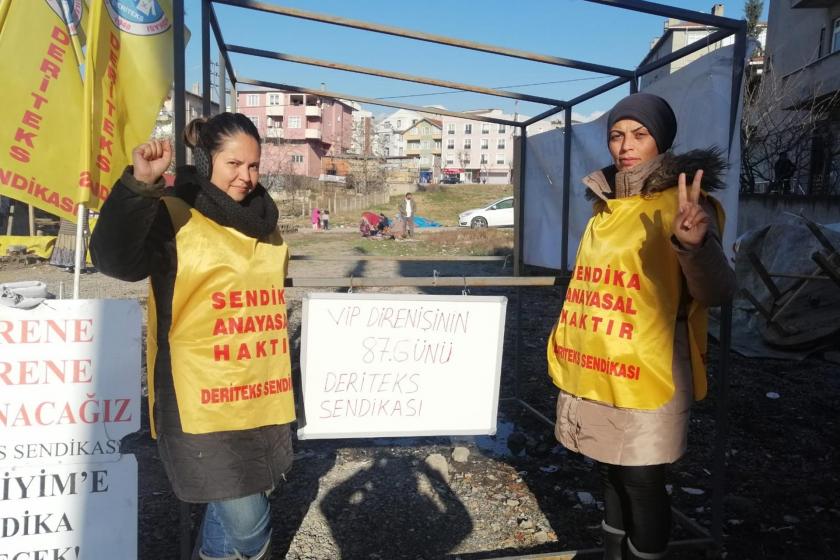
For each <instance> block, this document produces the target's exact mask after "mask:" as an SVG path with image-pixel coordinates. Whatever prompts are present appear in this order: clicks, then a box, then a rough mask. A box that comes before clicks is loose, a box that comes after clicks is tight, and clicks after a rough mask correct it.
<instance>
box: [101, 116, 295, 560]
mask: <svg viewBox="0 0 840 560" xmlns="http://www.w3.org/2000/svg"><path fill="white" fill-rule="evenodd" d="M185 138H186V142H187V144H188V145H189V146H190V147H191V148H192V152H193V159H194V161H195V167H182V168H179V169H178V170H177V174H176V179H175V188H174V190H173V191H172V192H168V191H167V192H165V191H164V182H163V179H162V175H163V172H164V171H165V170H166V169H167V168H168V167H169V164H170V162H171V159H172V149H171V147H170V145H169V143H168V142H166V141H159V140H152V141H149V142H147V143H145V144H142V145H140V146H138V147H137V148H136V149H135V150H134V151H133V152H132V160H133V164H134V165H133V166H130V167H128V168H127V169H126V171H125V172H124V173H123V175H122V177H121V178H120V179H119V180H118V181H117V183H116V185H115V186H114V189H113V190H112V192H111V194H110V196H109V197H108V199H107V200H106V202H105V204H104V205H103V207H102V212H101V215H100V218H99V222H98V224H97V228H96V231H95V232H94V234H93V237H92V239H91V255H92V257H93V261H94V264H95V265H96V267H97V268H98V269H99V270H100V271H101V272H103V273H105V274H107V275H109V276H113V277H115V278H119V279H122V280H127V281H137V280H142V279H144V278H147V277H149V278H150V280H151V286H150V293H149V313H148V314H149V322H148V333H147V346H148V349H147V373H148V388H149V416H150V423H151V430H152V435H153V437H156V438H157V441H158V450H159V452H160V457H161V460H162V462H163V465H164V467H165V469H166V474H167V476H168V478H169V481H170V482H171V484H172V488H173V489H174V491H175V494H176V495H177V496H178V498H179V499H181V500H183V501H186V502H193V503H206V504H207V508H206V512H205V515H204V521H203V523H202V528H201V535H200V543H199V546H198V547H197V550H196V556H197V557H199V558H202V559H208V560H209V559H221V558H225V559H243V558H250V559H268V558H270V557H271V551H270V545H271V516H270V511H269V501H268V494H269V493H270V492H271V490H272V489H273V488H274V487H275V486H277V485H278V484H279V482H280V481H281V480H282V479H283V478H284V476H285V473H286V472H287V471H288V470H289V468H290V467H291V463H292V443H291V433H290V429H289V425H290V422H292V421H293V420H294V418H295V415H294V404H293V399H292V391H291V379H290V375H291V363H290V360H289V352H288V349H289V344H288V335H287V330H286V322H287V321H286V317H287V316H286V302H285V296H284V292H283V289H284V280H285V276H286V266H287V263H288V248H287V246H286V244H285V243H284V241H283V238H282V237H281V235H280V233H279V232H278V230H277V219H278V212H277V206H276V205H275V204H274V201H273V200H272V199H271V197H269V195H268V193H267V192H266V190H265V189H264V188H263V187H262V186H261V185H260V184H259V164H260V136H259V133H258V132H257V129H256V127H255V126H254V124H253V123H252V122H251V121H250V119H248V118H247V117H246V116H245V115H241V114H234V113H222V114H219V115H216V116H214V117H212V118H210V119H208V120H205V119H197V120H194V121H192V122H191V123H190V124H189V125H188V126H187V129H186V131H185Z"/></svg>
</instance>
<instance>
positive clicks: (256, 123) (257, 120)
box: [248, 115, 260, 130]
mask: <svg viewBox="0 0 840 560" xmlns="http://www.w3.org/2000/svg"><path fill="white" fill-rule="evenodd" d="M248 118H249V119H251V122H252V123H254V126H256V127H257V130H259V128H260V118H259V117H258V116H257V115H248Z"/></svg>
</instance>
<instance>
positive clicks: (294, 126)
mask: <svg viewBox="0 0 840 560" xmlns="http://www.w3.org/2000/svg"><path fill="white" fill-rule="evenodd" d="M237 109H238V110H239V112H241V113H243V114H245V115H247V116H248V117H249V118H250V119H251V120H252V121H253V122H254V124H255V125H256V126H257V129H258V130H259V131H260V136H262V138H263V141H264V143H265V145H264V147H263V171H268V170H272V171H275V172H279V173H284V174H294V175H306V176H308V177H313V178H317V177H319V176H321V175H323V174H324V171H323V165H322V159H323V157H324V156H327V155H330V156H332V155H342V154H345V153H347V152H348V151H349V150H350V149H351V147H352V139H353V107H352V106H351V105H350V104H349V103H347V102H345V101H341V100H337V99H331V98H328V97H323V96H320V95H311V94H302V93H287V92H283V91H276V90H250V91H240V92H237Z"/></svg>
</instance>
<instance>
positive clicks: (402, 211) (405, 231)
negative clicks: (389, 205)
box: [399, 193, 417, 237]
mask: <svg viewBox="0 0 840 560" xmlns="http://www.w3.org/2000/svg"><path fill="white" fill-rule="evenodd" d="M399 215H400V221H401V222H402V237H413V236H414V216H416V215H417V203H416V202H415V201H414V199H413V197H412V196H411V193H405V197H404V198H403V199H402V201H401V202H400V207H399Z"/></svg>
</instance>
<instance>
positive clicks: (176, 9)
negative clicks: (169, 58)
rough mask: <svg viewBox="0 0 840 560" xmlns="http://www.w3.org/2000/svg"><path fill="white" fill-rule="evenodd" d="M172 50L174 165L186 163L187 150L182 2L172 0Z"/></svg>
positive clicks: (181, 0)
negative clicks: (173, 61)
mask: <svg viewBox="0 0 840 560" xmlns="http://www.w3.org/2000/svg"><path fill="white" fill-rule="evenodd" d="M172 13H173V17H172V32H173V33H174V35H173V37H172V39H173V40H172V50H173V56H174V57H175V64H174V70H175V85H174V88H175V91H174V92H173V96H172V98H173V100H174V103H175V164H176V165H184V164H185V163H186V162H187V157H186V156H187V149H186V146H185V145H184V127H185V126H186V124H187V123H186V100H185V93H184V92H185V90H186V84H185V80H186V76H185V75H184V68H185V61H184V0H172Z"/></svg>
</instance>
